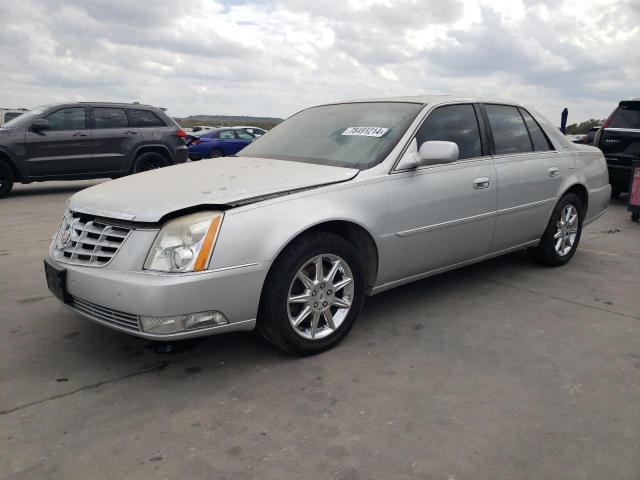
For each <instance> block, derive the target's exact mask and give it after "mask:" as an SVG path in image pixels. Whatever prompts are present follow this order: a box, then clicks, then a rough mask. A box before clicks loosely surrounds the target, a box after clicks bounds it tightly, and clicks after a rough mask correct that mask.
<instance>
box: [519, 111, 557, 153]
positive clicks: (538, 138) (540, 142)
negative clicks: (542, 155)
mask: <svg viewBox="0 0 640 480" xmlns="http://www.w3.org/2000/svg"><path fill="white" fill-rule="evenodd" d="M520 113H521V114H522V118H524V123H526V124H527V129H528V130H529V135H530V136H531V143H533V149H534V150H535V151H536V152H548V151H549V150H553V145H551V143H550V142H549V139H548V138H547V136H546V135H545V134H544V132H543V131H542V128H540V125H538V122H536V121H535V119H534V118H533V117H532V116H531V114H530V113H529V112H527V111H526V110H523V109H522V108H521V109H520Z"/></svg>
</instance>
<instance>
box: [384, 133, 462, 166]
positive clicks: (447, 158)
mask: <svg viewBox="0 0 640 480" xmlns="http://www.w3.org/2000/svg"><path fill="white" fill-rule="evenodd" d="M411 144H412V145H411V147H410V149H409V150H408V151H407V152H406V153H405V154H404V155H403V157H402V159H401V160H400V163H399V164H398V166H397V169H398V170H410V169H412V168H417V167H420V166H422V165H436V164H440V163H451V162H455V161H456V160H458V158H459V155H460V153H459V151H458V145H457V144H455V143H453V142H444V141H441V140H430V141H428V142H424V143H423V144H422V145H420V150H417V147H416V141H415V139H414V140H413V141H412V142H411Z"/></svg>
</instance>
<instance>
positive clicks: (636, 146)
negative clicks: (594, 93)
mask: <svg viewBox="0 0 640 480" xmlns="http://www.w3.org/2000/svg"><path fill="white" fill-rule="evenodd" d="M594 145H595V146H596V147H598V148H600V150H602V151H603V152H604V156H605V158H606V159H607V165H608V166H609V178H610V180H611V187H612V189H613V190H612V193H611V196H612V197H614V198H615V197H618V196H619V195H620V194H621V193H624V192H628V191H629V184H630V182H631V163H632V161H633V159H634V158H640V99H632V100H623V101H621V102H620V103H619V104H618V106H617V107H616V109H615V110H614V111H613V113H612V114H611V115H610V116H609V118H607V120H606V121H605V122H604V124H603V125H602V128H601V129H600V131H599V132H598V134H597V135H596V138H595V141H594Z"/></svg>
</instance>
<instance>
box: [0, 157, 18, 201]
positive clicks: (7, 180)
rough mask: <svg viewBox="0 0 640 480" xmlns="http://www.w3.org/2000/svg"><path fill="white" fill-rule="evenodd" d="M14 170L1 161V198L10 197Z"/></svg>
mask: <svg viewBox="0 0 640 480" xmlns="http://www.w3.org/2000/svg"><path fill="white" fill-rule="evenodd" d="M14 180H15V179H14V178H13V170H11V167H10V166H9V165H8V164H7V163H6V162H3V161H2V160H0V198H2V197H6V196H7V195H9V192H10V191H11V189H12V188H13V182H14Z"/></svg>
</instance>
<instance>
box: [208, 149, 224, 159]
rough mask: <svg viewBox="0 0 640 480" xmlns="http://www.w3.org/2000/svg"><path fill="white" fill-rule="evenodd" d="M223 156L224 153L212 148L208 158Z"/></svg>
mask: <svg viewBox="0 0 640 480" xmlns="http://www.w3.org/2000/svg"><path fill="white" fill-rule="evenodd" d="M222 156H224V152H223V151H222V150H220V149H219V148H212V149H211V151H210V152H209V158H219V157H222Z"/></svg>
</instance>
